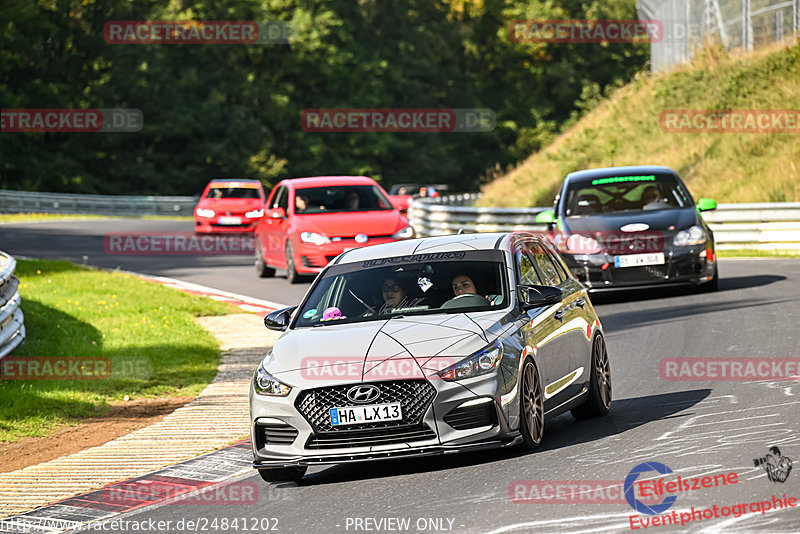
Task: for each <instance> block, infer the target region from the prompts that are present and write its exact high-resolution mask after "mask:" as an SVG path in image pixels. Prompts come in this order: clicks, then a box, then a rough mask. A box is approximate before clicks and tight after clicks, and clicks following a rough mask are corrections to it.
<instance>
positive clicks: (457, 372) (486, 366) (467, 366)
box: [437, 341, 503, 382]
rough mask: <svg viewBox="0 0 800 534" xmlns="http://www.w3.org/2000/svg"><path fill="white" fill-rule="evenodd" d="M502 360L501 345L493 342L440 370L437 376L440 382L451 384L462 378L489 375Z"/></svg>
mask: <svg viewBox="0 0 800 534" xmlns="http://www.w3.org/2000/svg"><path fill="white" fill-rule="evenodd" d="M502 359H503V345H502V344H501V343H500V342H499V341H495V342H494V343H492V344H491V345H489V346H488V347H486V348H483V349H481V350H479V351H478V352H476V353H475V354H473V355H471V356H469V357H467V358H464V359H463V360H461V361H460V362H457V363H454V364H453V365H451V366H450V367H447V368H445V369H442V370H441V371H439V372H438V373H437V374H438V375H439V378H441V379H442V380H446V381H447V382H453V381H454V380H461V379H464V378H472V377H474V376H480V375H485V374H487V373H491V372H492V371H494V370H495V369H497V366H498V365H500V360H502Z"/></svg>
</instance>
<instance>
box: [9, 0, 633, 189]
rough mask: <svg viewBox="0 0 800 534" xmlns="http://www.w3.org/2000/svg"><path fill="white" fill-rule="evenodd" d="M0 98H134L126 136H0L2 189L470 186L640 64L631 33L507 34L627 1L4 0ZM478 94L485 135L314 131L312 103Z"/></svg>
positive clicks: (626, 8) (622, 15)
mask: <svg viewBox="0 0 800 534" xmlns="http://www.w3.org/2000/svg"><path fill="white" fill-rule="evenodd" d="M6 4H7V5H6V6H5V7H4V9H3V12H4V15H5V16H4V21H5V22H3V23H1V24H0V58H2V61H0V103H2V106H3V107H4V108H22V107H40V108H56V107H64V108H67V107H96V108H115V107H129V108H137V109H140V110H141V111H142V112H143V114H144V123H145V125H144V128H143V130H142V131H140V132H137V133H114V134H86V133H83V134H75V133H14V134H10V133H7V134H3V143H0V162H1V163H0V188H8V189H30V190H41V191H67V192H85V193H107V194H194V193H197V192H199V191H200V189H201V188H202V187H203V186H204V185H205V183H206V182H207V181H208V180H209V179H210V178H213V177H237V176H238V177H253V178H258V179H261V180H262V181H263V182H264V183H265V184H267V185H270V184H274V183H275V182H276V181H277V180H280V179H283V178H286V177H292V176H308V175H319V174H367V175H370V176H372V177H375V178H377V179H381V180H382V181H383V182H384V184H386V185H390V184H392V183H397V182H404V181H418V180H422V181H434V182H437V183H449V184H451V185H453V186H454V187H453V189H457V190H467V189H474V188H476V187H477V185H478V181H479V177H480V176H481V175H483V174H485V172H486V170H487V169H491V168H495V167H496V166H497V165H500V166H501V167H507V166H508V165H511V164H514V163H516V162H518V161H521V160H522V159H524V158H525V157H526V156H527V155H528V154H530V153H531V152H533V151H535V150H537V149H539V148H541V147H542V146H544V145H545V144H546V143H547V142H549V141H550V140H551V139H552V136H553V135H554V133H555V132H557V131H558V129H559V125H560V124H562V123H563V122H564V121H566V120H568V119H570V117H571V116H572V114H573V113H575V112H577V113H582V112H583V111H584V110H585V109H589V108H590V107H591V106H592V105H593V104H592V101H593V99H594V100H596V96H597V95H599V94H602V93H603V91H604V89H605V88H606V87H608V86H609V85H615V84H617V83H618V82H619V81H624V80H628V79H629V78H630V77H632V75H633V74H634V73H635V72H637V71H638V70H639V69H641V67H642V65H643V64H644V62H645V61H646V56H647V46H646V45H633V44H607V45H606V44H603V45H597V44H537V43H515V42H513V41H512V40H511V38H510V36H509V24H510V22H511V21H512V20H516V19H553V18H557V19H568V18H573V19H592V18H598V19H630V18H635V16H636V12H635V0H614V1H600V0H585V1H581V2H579V1H577V0H547V1H535V2H530V1H527V0H525V1H523V0H472V1H470V0H433V1H431V0H380V1H378V0H359V1H358V2H349V1H343V0H306V1H300V0H221V1H218V2H196V3H194V4H193V3H191V2H169V3H165V2H158V1H156V0H137V1H136V2H130V1H128V0H105V1H102V2H97V1H94V0H85V1H83V2H76V1H74V0H7V1H6ZM175 19H179V20H204V19H205V20H256V21H276V20H282V21H287V22H289V23H290V24H291V25H292V28H293V34H294V35H295V36H296V39H295V40H294V41H293V42H292V44H291V45H290V46H286V45H186V44H184V45H119V44H108V43H106V42H105V40H104V38H103V24H104V23H105V22H106V21H109V20H175ZM324 107H355V108H369V107H393V108H438V107H442V108H470V107H475V108H490V109H493V110H494V111H495V113H496V116H497V128H496V129H495V130H494V131H493V132H491V133H428V134H422V133H396V134H395V133H367V132H364V133H312V132H305V131H303V130H302V128H301V127H300V114H301V112H302V111H303V110H304V109H308V108H324Z"/></svg>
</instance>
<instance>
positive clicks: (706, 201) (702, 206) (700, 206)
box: [697, 198, 717, 211]
mask: <svg viewBox="0 0 800 534" xmlns="http://www.w3.org/2000/svg"><path fill="white" fill-rule="evenodd" d="M715 209H717V201H716V200H714V199H712V198H701V199H700V200H699V201H698V202H697V211H711V210H715Z"/></svg>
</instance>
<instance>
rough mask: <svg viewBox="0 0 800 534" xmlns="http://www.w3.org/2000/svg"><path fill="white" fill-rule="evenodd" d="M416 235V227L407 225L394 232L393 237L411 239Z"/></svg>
mask: <svg viewBox="0 0 800 534" xmlns="http://www.w3.org/2000/svg"><path fill="white" fill-rule="evenodd" d="M412 237H414V227H413V226H406V227H405V228H403V229H402V230H398V231H396V232H395V233H393V234H392V238H393V239H411V238H412Z"/></svg>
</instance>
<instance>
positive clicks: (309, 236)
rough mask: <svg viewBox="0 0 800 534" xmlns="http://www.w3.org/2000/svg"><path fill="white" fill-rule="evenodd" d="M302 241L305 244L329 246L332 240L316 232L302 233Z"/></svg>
mask: <svg viewBox="0 0 800 534" xmlns="http://www.w3.org/2000/svg"><path fill="white" fill-rule="evenodd" d="M300 241H302V242H303V243H311V244H312V245H327V244H328V243H330V242H331V238H329V237H328V236H326V235H322V234H318V233H316V232H302V233H301V234H300Z"/></svg>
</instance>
